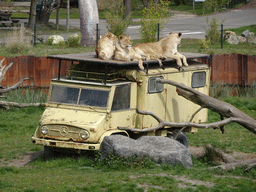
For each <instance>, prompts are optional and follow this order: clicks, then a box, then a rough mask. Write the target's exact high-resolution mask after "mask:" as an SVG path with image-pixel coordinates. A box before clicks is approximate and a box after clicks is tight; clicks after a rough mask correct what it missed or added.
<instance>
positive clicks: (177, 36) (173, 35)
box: [169, 32, 182, 46]
mask: <svg viewBox="0 0 256 192" xmlns="http://www.w3.org/2000/svg"><path fill="white" fill-rule="evenodd" d="M181 35H182V33H172V32H171V33H169V39H171V40H172V41H173V42H175V44H176V45H177V46H180V44H181Z"/></svg>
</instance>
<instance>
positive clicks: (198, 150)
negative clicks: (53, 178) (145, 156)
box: [0, 146, 256, 167]
mask: <svg viewBox="0 0 256 192" xmlns="http://www.w3.org/2000/svg"><path fill="white" fill-rule="evenodd" d="M189 150H190V152H191V154H192V155H193V156H194V157H195V158H199V157H201V156H203V155H204V152H205V151H204V148H203V147H194V146H189ZM42 154H43V151H39V152H32V151H30V152H28V153H24V154H20V155H19V157H18V158H17V159H12V160H10V161H5V160H1V159H0V166H14V167H25V166H27V165H29V163H31V162H32V161H34V160H36V159H37V158H39V156H40V155H42ZM230 155H231V156H232V157H233V158H235V159H237V160H247V159H253V158H256V153H253V154H252V153H242V152H233V153H231V154H230Z"/></svg>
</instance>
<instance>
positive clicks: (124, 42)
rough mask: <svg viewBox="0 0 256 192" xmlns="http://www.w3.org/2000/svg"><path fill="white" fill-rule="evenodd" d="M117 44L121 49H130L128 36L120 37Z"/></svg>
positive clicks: (130, 43)
mask: <svg viewBox="0 0 256 192" xmlns="http://www.w3.org/2000/svg"><path fill="white" fill-rule="evenodd" d="M119 44H120V46H121V47H122V48H123V49H130V48H131V47H132V42H131V38H130V36H124V35H120V37H119Z"/></svg>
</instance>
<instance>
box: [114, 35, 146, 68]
mask: <svg viewBox="0 0 256 192" xmlns="http://www.w3.org/2000/svg"><path fill="white" fill-rule="evenodd" d="M114 59H116V60H120V61H139V64H138V66H139V68H140V69H141V70H144V67H143V61H142V60H143V59H144V58H143V57H142V56H141V55H140V54H138V53H136V52H135V51H134V50H133V48H132V43H131V39H130V36H124V35H120V37H119V41H118V43H117V44H116V50H115V56H114Z"/></svg>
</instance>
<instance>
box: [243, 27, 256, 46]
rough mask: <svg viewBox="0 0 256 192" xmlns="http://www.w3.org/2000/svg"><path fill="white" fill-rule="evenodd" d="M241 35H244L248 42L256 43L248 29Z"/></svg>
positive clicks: (253, 35)
mask: <svg viewBox="0 0 256 192" xmlns="http://www.w3.org/2000/svg"><path fill="white" fill-rule="evenodd" d="M241 36H242V37H245V38H246V41H247V42H248V43H256V39H255V34H254V33H253V32H250V31H249V30H248V29H247V30H245V31H244V32H243V33H242V35H241Z"/></svg>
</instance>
